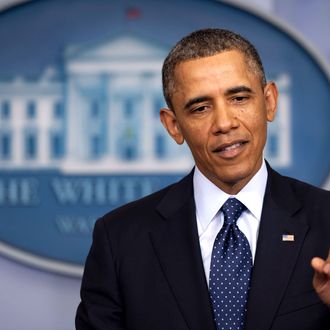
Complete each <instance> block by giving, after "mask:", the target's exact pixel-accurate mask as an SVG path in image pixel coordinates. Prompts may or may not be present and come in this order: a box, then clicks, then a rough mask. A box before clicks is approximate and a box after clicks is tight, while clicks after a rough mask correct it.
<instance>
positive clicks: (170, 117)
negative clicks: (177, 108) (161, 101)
mask: <svg viewBox="0 0 330 330" xmlns="http://www.w3.org/2000/svg"><path fill="white" fill-rule="evenodd" d="M160 121H161V122H162V124H163V126H164V127H165V128H166V130H167V132H168V134H169V135H170V136H171V137H172V138H173V139H174V140H175V142H176V143H177V144H183V142H184V137H183V135H182V133H181V129H180V126H179V123H178V121H177V119H176V115H175V112H174V111H172V110H170V109H167V108H162V109H160Z"/></svg>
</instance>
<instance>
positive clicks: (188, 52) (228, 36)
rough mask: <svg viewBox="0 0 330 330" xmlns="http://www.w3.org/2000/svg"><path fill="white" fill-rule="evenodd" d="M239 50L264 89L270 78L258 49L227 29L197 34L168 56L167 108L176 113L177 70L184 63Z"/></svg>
mask: <svg viewBox="0 0 330 330" xmlns="http://www.w3.org/2000/svg"><path fill="white" fill-rule="evenodd" d="M230 50H237V51H239V52H241V53H242V54H244V56H245V59H246V63H247V65H248V66H249V68H250V70H251V72H253V73H254V74H256V75H258V76H259V77H260V82H261V84H262V86H264V85H265V84H266V77H265V72H264V68H263V65H262V62H261V59H260V56H259V54H258V52H257V50H256V48H255V47H254V46H253V45H252V44H251V43H250V42H249V41H248V40H246V39H245V38H243V37H242V36H240V35H239V34H236V33H234V32H232V31H228V30H223V29H204V30H198V31H195V32H193V33H191V34H189V35H188V36H186V37H184V38H183V39H181V40H180V41H179V42H178V43H177V44H176V45H175V46H174V47H173V48H172V50H171V51H170V53H169V54H168V55H167V57H166V59H165V61H164V64H163V69H162V80H163V93H164V97H165V101H166V103H167V106H168V107H169V108H170V109H172V110H173V104H172V101H171V100H172V95H173V92H174V87H175V86H174V84H175V79H174V71H175V67H176V66H177V65H178V64H179V63H181V62H184V61H188V60H193V59H198V58H202V57H208V56H213V55H216V54H218V53H221V52H224V51H230Z"/></svg>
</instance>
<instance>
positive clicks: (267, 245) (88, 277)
mask: <svg viewBox="0 0 330 330" xmlns="http://www.w3.org/2000/svg"><path fill="white" fill-rule="evenodd" d="M268 173H269V175H268V182H267V188H266V193H265V198H264V205H263V211H262V216H261V223H260V230H259V236H258V242H257V251H256V256H255V261H254V266H253V271H252V279H251V289H250V293H249V299H248V312H247V319H246V327H245V328H246V329H247V330H268V329H272V330H286V329H288V330H289V329H290V330H326V329H327V330H329V329H330V309H329V308H328V307H326V306H325V305H324V304H323V303H322V302H321V301H320V299H319V298H318V296H317V295H316V293H315V291H314V290H313V287H312V276H313V270H312V268H311V266H310V261H311V259H312V257H314V256H321V257H323V258H325V257H326V256H327V253H328V249H329V246H330V192H328V191H324V190H321V189H318V188H315V187H312V186H310V185H307V184H305V183H302V182H299V181H297V180H294V179H291V178H287V177H283V176H281V175H279V174H278V173H276V172H275V171H273V170H272V169H271V168H269V167H268ZM283 234H290V235H294V241H283V240H282V235H283ZM81 296H82V302H81V303H80V305H79V307H78V310H77V315H76V328H77V329H111V330H117V329H130V330H151V329H153V330H188V329H191V330H214V329H215V327H214V323H213V315H212V309H211V305H210V300H209V294H208V288H207V284H206V279H205V274H204V270H203V263H202V258H201V252H200V246H199V239H198V233H197V224H196V217H195V203H194V197H193V184H192V173H191V174H190V175H188V176H187V177H185V178H184V179H182V180H181V181H180V182H178V183H176V184H174V185H171V186H169V187H167V188H165V189H163V190H161V191H159V192H156V193H154V194H152V195H150V196H148V197H145V198H143V199H141V200H139V201H136V202H133V203H130V204H128V205H125V206H123V207H121V208H119V209H117V210H114V211H112V212H110V213H108V214H106V215H105V216H104V217H103V218H101V219H99V220H98V221H97V223H96V225H95V229H94V238H93V244H92V247H91V250H90V253H89V255H88V258H87V261H86V265H85V271H84V276H83V280H82V288H81Z"/></svg>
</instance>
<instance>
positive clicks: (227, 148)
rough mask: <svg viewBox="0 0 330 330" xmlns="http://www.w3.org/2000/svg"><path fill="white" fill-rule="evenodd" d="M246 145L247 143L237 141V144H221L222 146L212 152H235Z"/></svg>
mask: <svg viewBox="0 0 330 330" xmlns="http://www.w3.org/2000/svg"><path fill="white" fill-rule="evenodd" d="M246 143H248V141H239V142H234V143H228V144H223V145H221V146H219V147H217V148H216V149H214V151H213V152H217V153H218V152H229V151H233V150H236V149H238V148H241V147H242V146H243V145H245V144H246Z"/></svg>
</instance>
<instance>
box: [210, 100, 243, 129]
mask: <svg viewBox="0 0 330 330" xmlns="http://www.w3.org/2000/svg"><path fill="white" fill-rule="evenodd" d="M238 126H239V120H238V118H237V114H236V113H235V111H233V109H231V108H230V107H229V106H228V105H226V104H223V103H222V104H217V105H216V106H215V108H214V115H213V127H212V132H213V134H215V135H218V134H226V133H228V132H229V131H230V130H232V129H235V128H237V127H238Z"/></svg>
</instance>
